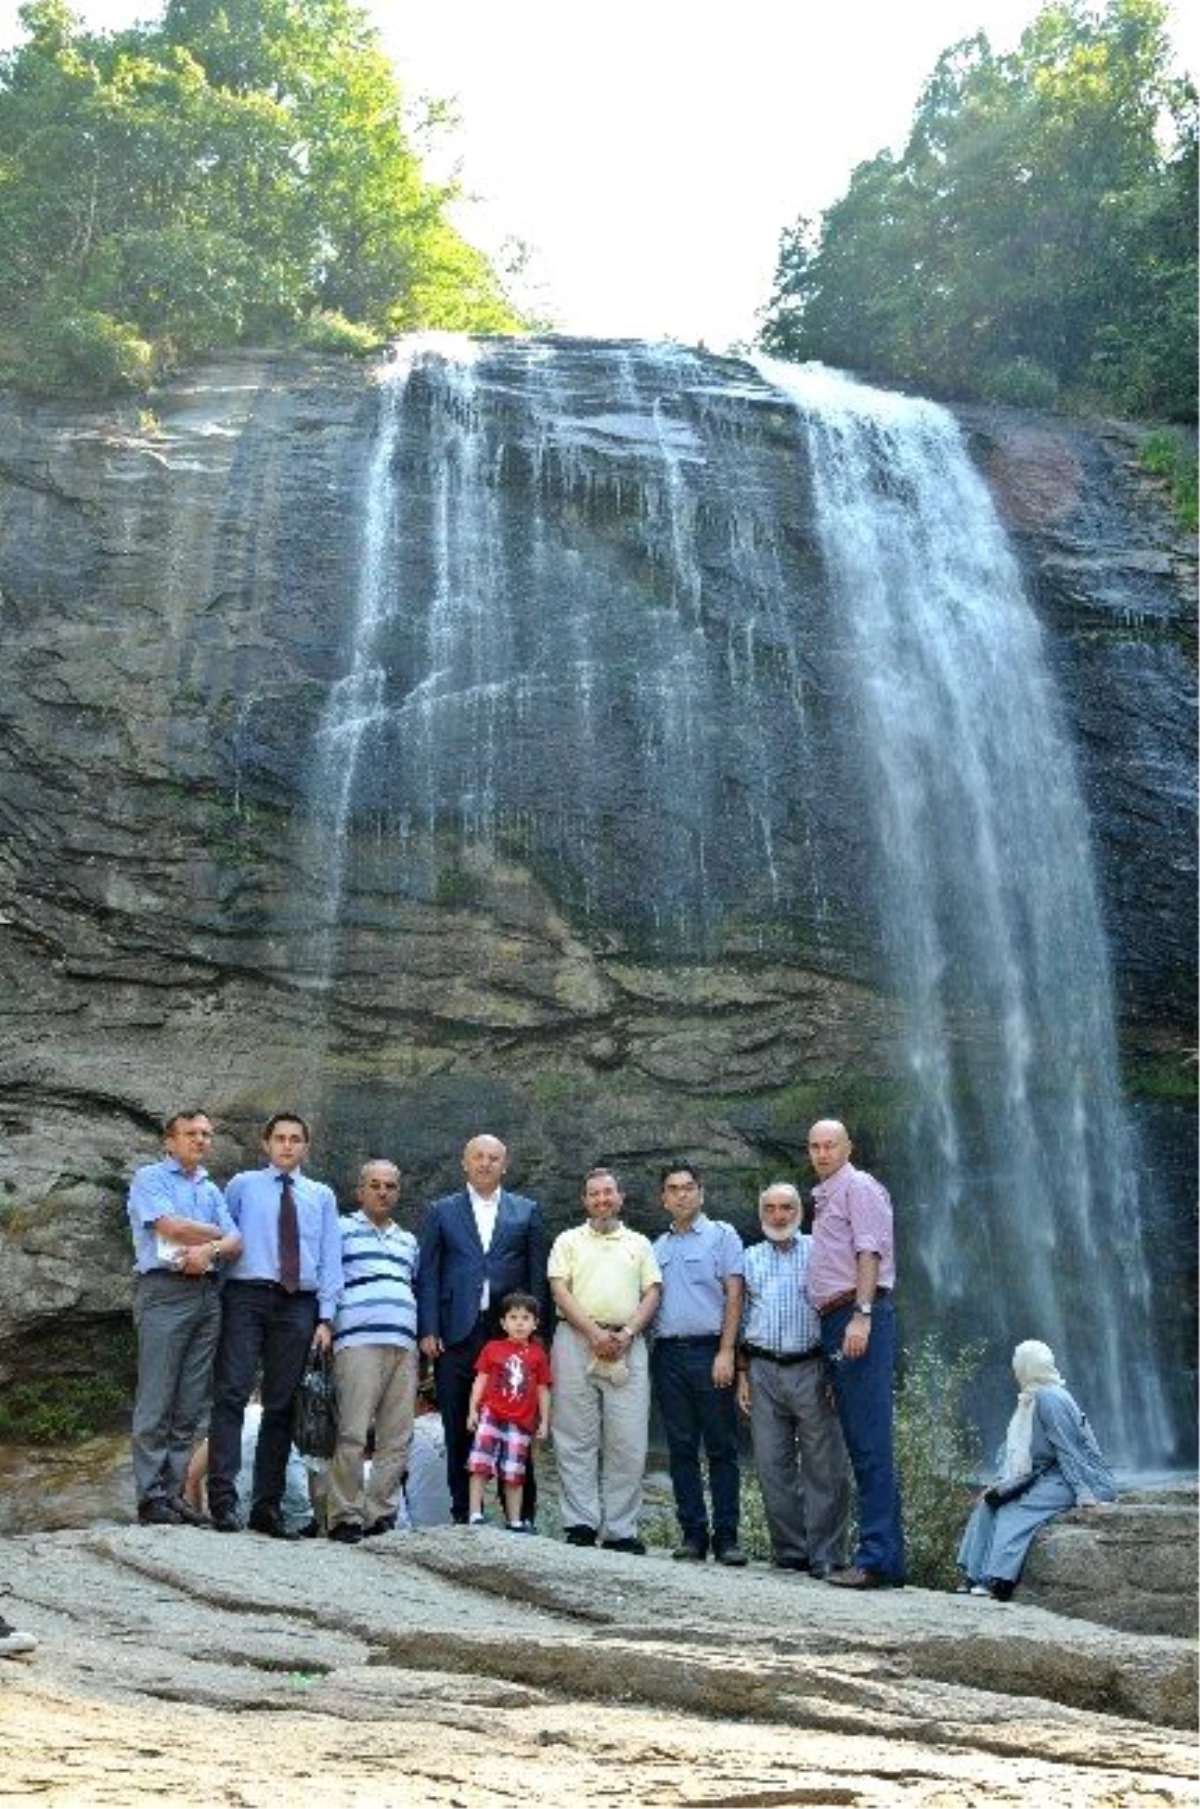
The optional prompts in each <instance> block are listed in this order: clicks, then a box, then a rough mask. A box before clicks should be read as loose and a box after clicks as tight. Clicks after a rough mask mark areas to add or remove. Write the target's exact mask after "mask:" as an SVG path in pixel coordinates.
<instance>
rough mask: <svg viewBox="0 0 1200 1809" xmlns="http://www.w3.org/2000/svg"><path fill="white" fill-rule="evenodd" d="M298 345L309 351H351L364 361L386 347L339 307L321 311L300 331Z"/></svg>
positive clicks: (307, 321)
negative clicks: (340, 312)
mask: <svg viewBox="0 0 1200 1809" xmlns="http://www.w3.org/2000/svg"><path fill="white" fill-rule="evenodd" d="M295 343H296V344H297V345H298V346H300V347H301V348H302V349H303V350H304V351H306V352H350V353H352V354H353V355H354V356H355V357H358V358H364V357H366V355H367V353H368V352H374V351H377V350H378V349H379V347H380V346H381V345H382V344H383V338H382V336H381V335H380V334H379V333H377V332H375V330H374V328H373V327H365V326H363V324H362V323H361V321H357V320H349V319H347V317H346V315H344V314H339V313H338V312H337V310H336V309H335V308H317V309H314V311H313V312H312V313H311V314H309V315H308V316H307V317H306V318H305V319H304V320H302V321H301V322H300V324H299V326H298V327H297V328H296V333H295Z"/></svg>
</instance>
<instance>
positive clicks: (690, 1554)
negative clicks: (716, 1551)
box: [671, 1539, 708, 1564]
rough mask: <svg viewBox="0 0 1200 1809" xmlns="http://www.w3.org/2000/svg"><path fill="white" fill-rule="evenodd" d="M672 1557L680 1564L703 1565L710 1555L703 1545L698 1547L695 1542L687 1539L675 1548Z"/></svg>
mask: <svg viewBox="0 0 1200 1809" xmlns="http://www.w3.org/2000/svg"><path fill="white" fill-rule="evenodd" d="M671 1556H672V1557H673V1558H674V1559H675V1560H676V1561H677V1562H678V1563H680V1564H703V1562H704V1560H705V1558H707V1556H708V1553H707V1551H706V1550H705V1548H704V1546H703V1545H697V1544H696V1543H695V1542H694V1541H693V1540H691V1539H685V1540H684V1542H683V1544H682V1545H677V1546H676V1547H675V1550H674V1551H673V1552H672V1553H671Z"/></svg>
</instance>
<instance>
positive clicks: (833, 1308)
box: [817, 1288, 892, 1319]
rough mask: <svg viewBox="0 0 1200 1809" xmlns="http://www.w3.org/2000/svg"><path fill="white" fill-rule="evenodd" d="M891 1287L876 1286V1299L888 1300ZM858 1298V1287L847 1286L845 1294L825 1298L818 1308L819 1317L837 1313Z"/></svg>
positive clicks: (824, 1317)
mask: <svg viewBox="0 0 1200 1809" xmlns="http://www.w3.org/2000/svg"><path fill="white" fill-rule="evenodd" d="M891 1291H892V1290H891V1289H890V1288H876V1290H875V1298H876V1300H886V1299H887V1297H888V1295H889V1294H890V1293H891ZM857 1299H858V1289H857V1288H847V1289H846V1292H845V1293H844V1294H835V1295H834V1297H833V1299H832V1300H823V1301H822V1302H821V1304H820V1306H819V1307H818V1308H817V1318H818V1319H827V1318H828V1317H829V1315H830V1313H836V1312H837V1310H838V1308H839V1307H844V1306H852V1305H853V1304H854V1302H855V1301H857Z"/></svg>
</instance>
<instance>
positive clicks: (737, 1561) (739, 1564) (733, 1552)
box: [713, 1545, 750, 1570]
mask: <svg viewBox="0 0 1200 1809" xmlns="http://www.w3.org/2000/svg"><path fill="white" fill-rule="evenodd" d="M713 1557H714V1558H715V1559H716V1560H717V1563H718V1564H727V1565H728V1566H729V1568H730V1569H731V1570H745V1568H746V1566H747V1564H749V1562H750V1560H749V1558H748V1557H747V1556H746V1554H745V1552H744V1551H743V1550H742V1548H741V1546H740V1545H718V1546H717V1549H716V1550H715V1551H714V1553H713Z"/></svg>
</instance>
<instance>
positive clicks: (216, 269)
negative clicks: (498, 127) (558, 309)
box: [0, 0, 522, 389]
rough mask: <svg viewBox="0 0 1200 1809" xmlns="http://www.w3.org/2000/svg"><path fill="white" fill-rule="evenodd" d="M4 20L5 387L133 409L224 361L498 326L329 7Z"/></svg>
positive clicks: (350, 37)
mask: <svg viewBox="0 0 1200 1809" xmlns="http://www.w3.org/2000/svg"><path fill="white" fill-rule="evenodd" d="M21 19H22V23H23V25H24V27H25V31H26V34H27V36H26V38H25V40H24V41H23V42H22V44H21V45H20V46H19V47H18V48H17V49H16V50H14V51H11V52H9V53H8V54H6V55H4V56H0V244H3V246H4V248H5V256H4V260H3V262H2V263H0V367H3V366H7V367H8V370H7V374H8V375H9V376H10V377H14V376H15V377H16V378H18V379H19V380H23V381H26V382H32V383H33V384H35V385H40V386H41V387H45V388H63V389H70V388H75V387H79V386H80V385H81V384H82V385H84V386H90V387H97V388H98V387H110V388H111V387H120V386H122V385H125V386H128V387H136V386H138V385H139V384H140V383H142V382H144V381H145V379H146V376H147V372H148V370H149V368H150V367H151V366H152V365H153V364H154V363H158V364H159V365H161V364H163V363H170V362H172V361H173V360H178V359H182V358H188V357H192V356H195V355H196V354H198V353H203V352H206V351H209V350H212V349H214V348H216V347H218V346H227V345H233V344H237V343H239V342H252V341H257V342H260V343H261V342H263V341H266V342H269V343H279V342H280V341H289V342H292V341H294V342H297V343H301V342H307V343H315V342H319V341H323V342H324V343H333V342H334V341H336V342H338V343H342V344H347V345H348V344H351V343H354V342H355V341H356V340H357V342H358V343H361V342H362V340H363V339H364V338H366V339H367V340H370V339H372V338H373V339H375V340H379V339H382V338H384V337H386V336H387V335H389V334H391V333H395V332H398V331H402V330H407V329H411V328H417V327H426V326H429V327H448V328H461V329H464V330H468V331H476V332H504V331H510V332H511V331H514V330H519V328H520V327H521V325H522V322H521V321H520V319H519V317H518V316H517V314H516V313H515V311H514V309H513V308H512V307H511V305H510V304H509V302H508V301H507V299H506V297H505V295H504V292H503V287H502V284H501V281H500V279H499V277H498V276H497V274H496V273H495V271H494V270H493V269H492V267H491V266H490V265H489V263H488V261H487V260H486V258H484V256H483V255H482V254H481V253H480V252H478V251H477V250H475V248H474V247H472V246H471V245H469V244H468V243H467V242H466V241H465V240H464V239H463V238H462V237H461V235H460V234H459V233H458V231H457V230H456V229H455V227H454V226H453V224H452V223H451V220H450V218H449V209H450V206H451V204H452V202H453V201H454V199H455V198H456V196H455V190H454V189H453V188H452V187H449V186H444V185H443V186H439V185H436V184H434V183H432V182H431V181H430V180H429V179H428V178H427V176H426V174H425V172H424V170H423V168H422V163H421V158H420V155H419V152H418V149H417V147H416V145H415V142H414V138H413V134H412V133H411V132H410V131H409V129H408V126H407V123H406V118H405V113H404V107H403V96H402V93H401V90H400V87H399V84H398V81H397V78H396V75H395V72H394V70H393V68H392V65H391V63H390V62H389V60H388V58H387V56H386V54H385V53H384V51H383V49H382V47H381V44H380V42H379V40H378V37H377V34H376V33H375V31H374V28H373V27H372V26H371V25H370V24H369V22H368V20H367V17H366V15H365V14H364V13H363V12H362V10H361V9H360V8H359V7H358V6H356V5H354V4H352V3H351V0H167V5H166V7H165V11H164V14H163V17H162V19H161V21H159V22H158V23H157V24H154V25H150V26H139V27H135V28H133V29H131V30H128V31H124V32H117V33H109V34H91V33H87V32H85V31H84V30H83V29H82V27H81V26H80V23H79V21H78V20H77V19H76V18H75V16H74V15H73V14H72V12H71V10H70V8H69V6H68V5H67V4H66V0H30V3H29V4H27V5H25V6H23V7H22V9H21ZM71 322H73V323H74V329H73V331H72V330H68V326H67V324H66V323H71ZM331 322H340V323H342V325H341V326H338V327H337V328H336V330H334V329H332V328H331V327H330V324H329V323H331ZM89 334H90V335H91V336H93V337H94V338H95V341H96V345H95V348H94V349H95V357H94V358H91V359H89V357H88V356H87V344H86V342H87V341H88V339H89ZM72 348H73V351H72ZM89 366H90V368H91V375H90V376H88V375H87V371H88V369H89Z"/></svg>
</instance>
